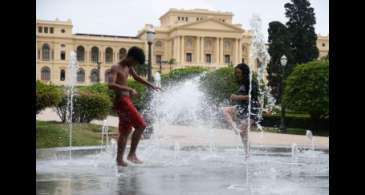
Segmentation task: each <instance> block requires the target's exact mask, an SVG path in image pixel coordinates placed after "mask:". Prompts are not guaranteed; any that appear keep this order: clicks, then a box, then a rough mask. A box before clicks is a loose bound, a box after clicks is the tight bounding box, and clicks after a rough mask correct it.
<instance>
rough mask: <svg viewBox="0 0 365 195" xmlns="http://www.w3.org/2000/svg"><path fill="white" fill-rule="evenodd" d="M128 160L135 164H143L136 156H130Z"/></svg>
mask: <svg viewBox="0 0 365 195" xmlns="http://www.w3.org/2000/svg"><path fill="white" fill-rule="evenodd" d="M127 160H129V161H131V162H133V163H135V164H142V163H143V162H142V161H141V160H139V159H138V158H137V156H136V155H135V154H134V155H128V157H127Z"/></svg>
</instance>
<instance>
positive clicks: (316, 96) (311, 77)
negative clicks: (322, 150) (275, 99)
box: [283, 60, 329, 130]
mask: <svg viewBox="0 0 365 195" xmlns="http://www.w3.org/2000/svg"><path fill="white" fill-rule="evenodd" d="M328 79H329V61H328V60H316V61H312V62H309V63H306V64H301V65H298V66H297V67H295V69H294V70H293V72H292V73H291V74H290V75H289V77H288V79H287V80H286V83H285V90H284V97H283V102H284V104H285V106H286V107H287V108H289V109H292V110H294V111H300V112H306V113H308V114H309V115H310V118H311V119H312V124H311V128H313V130H316V124H317V122H318V120H319V119H323V118H325V117H327V116H328V115H329V91H328V90H329V88H328Z"/></svg>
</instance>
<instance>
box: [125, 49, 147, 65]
mask: <svg viewBox="0 0 365 195" xmlns="http://www.w3.org/2000/svg"><path fill="white" fill-rule="evenodd" d="M127 58H132V59H134V60H136V61H137V62H138V63H139V64H144V63H145V60H146V59H145V55H144V52H143V50H142V49H141V48H139V47H131V48H130V49H129V50H128V53H127Z"/></svg>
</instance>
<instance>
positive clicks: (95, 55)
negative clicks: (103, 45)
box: [91, 47, 99, 63]
mask: <svg viewBox="0 0 365 195" xmlns="http://www.w3.org/2000/svg"><path fill="white" fill-rule="evenodd" d="M98 61H99V48H97V47H93V48H91V62H92V63H97V62H98Z"/></svg>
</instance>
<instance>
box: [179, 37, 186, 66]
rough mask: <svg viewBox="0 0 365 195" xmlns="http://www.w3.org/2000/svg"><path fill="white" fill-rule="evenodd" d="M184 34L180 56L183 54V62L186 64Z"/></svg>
mask: <svg viewBox="0 0 365 195" xmlns="http://www.w3.org/2000/svg"><path fill="white" fill-rule="evenodd" d="M184 43H185V42H184V36H181V51H180V56H181V58H180V59H181V64H185V49H184V48H185V45H184Z"/></svg>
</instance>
